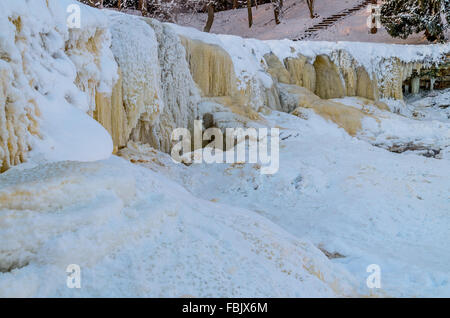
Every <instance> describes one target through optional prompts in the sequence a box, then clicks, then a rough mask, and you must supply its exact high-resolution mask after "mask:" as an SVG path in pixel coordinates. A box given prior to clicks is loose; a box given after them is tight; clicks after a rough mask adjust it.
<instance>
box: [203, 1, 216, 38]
mask: <svg viewBox="0 0 450 318" xmlns="http://www.w3.org/2000/svg"><path fill="white" fill-rule="evenodd" d="M213 23H214V4H213V3H211V2H210V3H209V4H208V21H206V25H205V28H204V29H203V32H209V31H210V30H211V27H212V25H213Z"/></svg>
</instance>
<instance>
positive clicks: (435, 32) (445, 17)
mask: <svg viewBox="0 0 450 318" xmlns="http://www.w3.org/2000/svg"><path fill="white" fill-rule="evenodd" d="M381 23H382V24H383V25H384V26H385V27H386V29H387V31H388V33H389V34H390V35H391V36H393V37H400V38H403V39H406V38H407V37H408V36H410V35H411V34H413V33H420V32H425V36H426V38H427V40H428V41H430V42H435V41H439V42H444V41H445V40H446V38H445V31H446V30H447V29H448V28H449V24H450V0H386V1H385V2H384V3H383V5H382V7H381Z"/></svg>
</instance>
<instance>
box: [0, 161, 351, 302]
mask: <svg viewBox="0 0 450 318" xmlns="http://www.w3.org/2000/svg"><path fill="white" fill-rule="evenodd" d="M14 170H15V169H12V170H10V171H8V172H7V173H5V174H3V175H1V176H0V184H1V185H2V187H1V189H0V201H1V202H4V204H5V208H4V209H2V210H1V212H0V239H1V241H2V245H1V247H0V259H1V263H0V269H1V271H2V272H3V273H0V291H1V292H0V294H1V295H2V296H9V297H11V296H99V295H101V296H113V297H117V296H127V297H129V296H146V297H157V296H165V297H167V296H168V297H181V296H183V295H192V296H196V297H202V296H211V297H212V296H215V297H218V296H226V297H230V296H236V297H238V296H240V297H255V296H288V297H299V296H336V295H350V294H352V293H353V288H352V285H353V283H350V282H351V279H349V278H348V277H349V276H348V274H346V273H345V272H344V271H342V270H340V269H339V268H336V267H335V266H334V265H333V264H331V263H330V261H329V260H328V259H327V258H326V257H325V256H324V255H323V254H322V252H320V251H319V250H318V249H316V248H315V247H314V246H313V245H312V244H311V243H308V242H307V241H304V240H299V239H297V238H295V237H293V236H292V235H290V234H288V233H286V232H285V231H283V230H282V229H281V228H279V227H278V226H276V225H275V224H273V223H271V222H269V221H267V220H266V219H264V218H263V217H260V216H258V215H256V214H254V213H253V212H250V211H248V210H244V209H239V208H231V207H229V206H226V205H222V204H218V203H214V202H210V201H204V200H201V199H198V198H196V197H194V196H192V195H191V194H189V193H188V192H186V190H184V189H183V188H182V187H181V186H179V185H178V184H176V183H173V182H172V181H169V180H168V179H166V178H165V177H162V175H161V174H155V173H153V172H151V171H150V170H148V169H145V168H139V167H135V166H133V165H131V164H129V163H127V162H125V161H124V160H123V159H118V158H113V159H110V160H108V161H102V162H96V163H75V162H62V163H54V164H48V165H45V166H38V167H36V168H33V169H30V170H22V171H14ZM119 172H120V173H119ZM17 197H20V198H21V199H22V200H20V202H22V203H20V202H19V201H17V200H15V198H17ZM27 201H29V202H27ZM12 231H14V234H12ZM69 264H78V265H79V266H80V267H81V270H82V277H83V278H82V286H83V287H82V289H80V290H74V289H69V288H67V287H66V277H67V276H66V273H65V269H66V267H67V266H68V265H69ZM250 268H251V269H252V270H251V271H249V270H248V269H250ZM45 273H52V275H45ZM262 277H264V279H262Z"/></svg>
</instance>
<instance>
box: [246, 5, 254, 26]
mask: <svg viewBox="0 0 450 318" xmlns="http://www.w3.org/2000/svg"><path fill="white" fill-rule="evenodd" d="M247 10H248V27H249V28H251V27H252V25H253V14H252V0H247Z"/></svg>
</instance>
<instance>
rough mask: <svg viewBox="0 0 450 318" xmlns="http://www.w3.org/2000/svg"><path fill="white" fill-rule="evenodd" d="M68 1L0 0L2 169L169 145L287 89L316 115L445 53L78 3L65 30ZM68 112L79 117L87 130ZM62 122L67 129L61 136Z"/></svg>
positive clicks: (395, 82) (381, 91) (388, 92)
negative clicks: (273, 33)
mask: <svg viewBox="0 0 450 318" xmlns="http://www.w3.org/2000/svg"><path fill="white" fill-rule="evenodd" d="M15 3H16V4H15ZM71 3H72V2H71V1H69V0H67V1H66V0H64V1H56V0H49V1H44V0H37V1H33V4H32V6H33V8H32V9H33V10H29V8H27V7H26V6H25V5H24V2H23V1H12V0H8V1H4V2H2V10H3V13H2V15H1V17H0V18H1V25H2V28H3V30H6V32H5V34H6V35H5V36H4V37H2V39H1V41H0V53H1V54H0V57H1V60H0V104H1V107H0V162H1V170H2V171H5V170H7V169H8V168H9V167H11V166H12V165H16V164H19V163H21V162H23V161H25V160H27V156H28V154H29V153H30V151H31V154H36V155H35V157H36V158H41V159H44V160H63V159H65V160H83V158H89V160H96V159H99V158H105V157H107V156H108V155H109V154H110V153H111V152H112V151H117V150H118V149H120V148H122V147H124V146H126V144H127V143H128V141H130V140H133V141H138V142H142V143H147V144H150V145H151V146H153V147H154V148H156V149H159V150H162V151H164V152H169V151H170V149H171V147H172V142H171V140H170V135H171V132H172V131H173V129H174V128H177V127H187V128H190V129H192V125H193V121H194V119H201V118H203V116H205V114H208V115H207V116H209V117H208V118H212V119H211V124H213V125H215V126H217V127H221V128H224V127H226V126H227V125H228V126H229V125H233V124H234V125H236V124H239V125H241V124H243V125H244V126H245V125H246V123H247V121H249V120H257V119H258V118H259V115H258V111H263V110H267V109H274V110H283V111H286V112H291V111H293V110H294V109H296V108H297V107H299V106H300V107H301V106H302V105H301V104H298V103H294V104H292V103H291V102H287V101H292V100H296V98H298V94H297V91H296V88H295V87H303V88H305V89H306V90H307V91H308V92H310V93H314V94H315V95H317V96H316V97H318V98H319V99H318V101H316V102H314V103H312V104H308V107H309V108H313V109H315V110H317V112H318V113H319V114H325V113H326V114H327V115H324V116H325V117H326V118H328V117H330V116H331V115H330V112H329V110H330V107H331V105H334V106H336V105H335V104H333V103H331V104H330V102H328V101H326V100H327V99H332V98H341V97H344V96H357V97H363V98H366V99H370V100H374V101H378V100H380V99H384V98H393V99H398V100H401V99H402V98H403V82H404V81H405V80H407V79H408V78H411V76H412V74H413V73H414V72H418V71H420V69H421V68H422V67H427V66H429V65H432V64H433V63H437V62H439V60H440V58H441V57H442V56H443V54H444V53H445V52H448V51H450V48H449V45H444V46H427V47H414V48H411V47H408V48H407V51H408V52H409V53H408V54H405V55H404V56H403V55H402V54H400V53H399V54H397V53H395V52H401V48H400V49H399V48H398V47H394V46H391V47H389V49H392V51H393V52H394V53H392V54H391V55H386V53H383V54H384V55H383V54H380V53H379V52H386V51H389V50H386V48H385V47H379V46H376V45H367V49H368V50H371V51H372V53H371V54H373V55H374V56H375V55H376V54H378V55H379V56H378V55H377V56H378V58H377V59H376V60H368V59H367V58H366V57H365V55H367V54H365V55H364V54H363V53H361V52H360V51H361V50H362V49H360V50H359V51H358V50H357V49H355V46H354V45H353V46H352V45H350V44H342V43H337V44H332V43H320V42H319V43H315V44H308V43H298V42H295V43H294V42H290V41H267V42H264V41H258V40H252V39H242V38H239V37H233V36H222V35H212V34H204V33H201V32H198V31H195V30H193V29H187V28H182V27H179V26H176V25H171V24H162V23H160V22H158V21H155V20H151V19H143V18H138V17H132V16H128V15H124V14H120V13H114V12H108V11H103V12H102V11H99V10H95V9H91V8H87V7H84V6H82V15H83V23H82V25H81V28H79V29H77V28H75V29H69V28H68V27H67V25H66V21H65V17H66V12H65V11H66V10H65V9H66V6H67V5H69V4H71ZM396 54H397V55H398V56H396ZM283 85H291V88H290V89H286V87H282V86H283ZM292 91H294V94H293V95H292V96H288V95H290V94H291V92H292ZM334 106H333V107H331V108H333V115H332V116H331V118H344V117H347V115H346V114H347V112H348V111H344V112H343V113H342V114H340V115H339V114H338V113H339V109H344V108H342V107H344V106H342V107H337V108H336V107H334ZM54 109H57V110H58V111H59V115H60V116H59V117H58V118H54V117H53V115H51V114H54V112H53V110H54ZM325 109H326V110H327V111H324V110H325ZM73 112H75V113H76V115H75V113H73ZM71 113H73V114H72V115H70V114H71ZM88 116H90V117H93V118H94V119H96V120H97V121H98V122H99V123H100V124H101V125H102V126H103V127H104V129H103V128H101V127H100V126H99V125H97V124H96V123H95V122H94V121H90V120H89V119H87V118H88ZM353 117H354V116H353ZM75 118H78V119H79V120H80V121H83V122H84V121H86V122H89V124H88V126H89V129H88V130H86V129H85V127H83V124H81V123H80V122H77V121H76V120H75ZM68 121H70V122H71V128H72V130H71V134H70V136H68V135H67V134H60V131H62V130H64V129H65V128H66V125H67V122H68ZM358 127H359V126H358V125H356V126H354V125H352V128H351V129H350V131H351V133H352V134H356V132H357V130H358ZM105 129H106V131H107V132H108V133H109V135H110V136H108V134H106V131H105ZM350 131H349V132H350ZM99 136H100V137H99ZM111 139H112V141H111ZM112 144H113V145H112ZM80 145H82V146H80ZM86 154H90V155H86Z"/></svg>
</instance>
